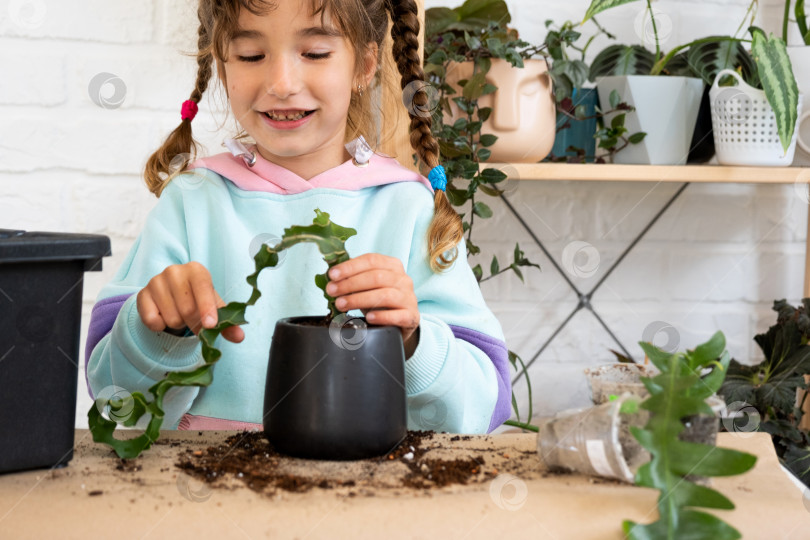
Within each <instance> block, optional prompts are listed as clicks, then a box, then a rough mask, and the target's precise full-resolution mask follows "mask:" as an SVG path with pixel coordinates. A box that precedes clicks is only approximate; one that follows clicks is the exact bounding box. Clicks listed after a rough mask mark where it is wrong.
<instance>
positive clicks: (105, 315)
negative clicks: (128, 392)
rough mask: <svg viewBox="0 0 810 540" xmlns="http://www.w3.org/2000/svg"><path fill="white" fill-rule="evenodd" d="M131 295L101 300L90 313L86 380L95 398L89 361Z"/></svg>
mask: <svg viewBox="0 0 810 540" xmlns="http://www.w3.org/2000/svg"><path fill="white" fill-rule="evenodd" d="M130 296H132V294H122V295H119V296H111V297H110V298H105V299H104V300H99V301H98V302H96V305H95V306H93V311H92V312H91V313H90V328H89V329H88V331H87V344H86V345H85V348H84V380H85V382H86V383H87V392H88V393H89V394H90V397H91V398H93V399H95V397H94V396H93V391H92V390H91V389H90V380H89V377H88V375H87V363H88V362H89V361H90V355H91V354H93V349H95V348H96V345H98V343H99V341H101V340H102V339H103V338H104V336H106V335H107V334H109V333H110V330H112V327H113V324H114V323H115V319H116V317H118V312H119V311H121V306H123V305H124V302H126V301H127V299H128V298H129V297H130Z"/></svg>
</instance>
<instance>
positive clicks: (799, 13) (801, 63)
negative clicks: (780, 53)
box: [782, 0, 810, 167]
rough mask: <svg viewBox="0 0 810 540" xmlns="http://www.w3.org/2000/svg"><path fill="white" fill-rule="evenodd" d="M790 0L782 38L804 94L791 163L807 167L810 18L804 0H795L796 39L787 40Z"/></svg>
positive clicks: (809, 146)
mask: <svg viewBox="0 0 810 540" xmlns="http://www.w3.org/2000/svg"><path fill="white" fill-rule="evenodd" d="M790 8H791V2H790V0H786V1H785V11H784V15H783V18H782V39H783V40H785V42H786V43H788V48H787V52H788V56H789V57H790V63H791V65H792V66H793V74H794V75H795V76H796V83H797V84H798V86H799V92H800V93H801V94H802V95H803V96H804V99H803V101H802V110H803V111H804V114H803V115H802V120H800V121H799V127H798V131H799V133H798V136H797V137H796V140H797V142H798V145H799V148H797V149H796V153H795V154H794V156H793V165H794V166H796V165H800V166H803V167H807V166H808V165H810V126H808V125H807V124H806V119H807V115H808V112H810V22H809V21H810V19H808V16H807V12H806V10H805V4H804V0H795V3H794V4H793V16H794V18H795V19H796V26H795V27H794V28H795V29H796V30H798V39H797V40H796V41H795V42H793V41H789V40H788V27H789V22H790Z"/></svg>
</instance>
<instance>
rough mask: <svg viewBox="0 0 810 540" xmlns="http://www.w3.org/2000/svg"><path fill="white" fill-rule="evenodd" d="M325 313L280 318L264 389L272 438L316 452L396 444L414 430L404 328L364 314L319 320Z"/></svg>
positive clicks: (290, 449) (284, 448) (338, 453)
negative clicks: (369, 320) (372, 322)
mask: <svg viewBox="0 0 810 540" xmlns="http://www.w3.org/2000/svg"><path fill="white" fill-rule="evenodd" d="M319 320H322V317H292V318H287V319H281V320H279V321H278V322H277V323H276V327H275V332H274V334H273V342H272V344H271V346H270V360H269V365H268V368H267V383H266V385H265V393H264V431H265V434H266V435H267V438H268V439H269V440H270V442H271V444H272V445H273V446H274V447H275V448H276V449H277V450H278V451H279V452H281V453H284V454H287V455H291V456H296V457H303V458H311V459H329V460H348V459H363V458H368V457H373V456H380V455H383V454H385V453H387V452H389V451H391V450H392V449H393V448H394V447H396V445H397V444H398V443H399V442H401V441H402V439H403V438H404V437H405V435H406V433H407V417H406V401H405V353H404V350H403V345H402V335H401V333H400V330H399V328H397V327H394V326H367V325H366V322H365V319H361V318H354V319H351V318H350V319H344V320H342V321H341V320H340V319H339V318H336V319H335V320H334V321H333V324H332V325H331V326H330V327H326V326H318V325H315V324H313V323H316V322H317V321H319ZM340 323H343V324H340Z"/></svg>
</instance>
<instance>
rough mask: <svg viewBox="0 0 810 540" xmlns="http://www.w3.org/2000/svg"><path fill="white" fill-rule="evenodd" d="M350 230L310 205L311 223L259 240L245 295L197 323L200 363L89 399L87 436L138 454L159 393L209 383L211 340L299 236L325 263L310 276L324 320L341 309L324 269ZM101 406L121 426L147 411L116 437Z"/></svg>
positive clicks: (147, 440)
mask: <svg viewBox="0 0 810 540" xmlns="http://www.w3.org/2000/svg"><path fill="white" fill-rule="evenodd" d="M355 234H357V231H356V230H355V229H351V228H348V227H341V226H340V225H338V224H336V223H333V222H332V221H331V220H330V218H329V214H327V213H326V212H321V211H320V210H319V209H315V219H314V220H313V222H312V225H307V226H294V227H290V228H288V229H285V230H284V234H283V236H282V237H281V241H280V242H279V243H278V244H276V245H275V246H270V245H269V244H264V245H262V247H261V249H259V251H258V253H257V254H256V255H255V257H254V262H255V271H254V272H253V273H252V274H251V275H249V276H248V277H247V282H248V284H249V285H250V286H251V288H252V289H253V292H252V293H251V295H250V298H249V299H248V300H247V301H246V302H230V303H229V304H228V305H226V306H224V307H221V308H219V309H218V310H217V315H218V321H217V325H216V326H215V327H213V328H206V329H203V330H201V331H200V332H199V334H198V338H199V340H200V342H201V343H202V358H203V360H204V363H203V365H201V366H200V367H198V368H196V369H194V370H193V371H185V372H179V371H173V372H169V373H167V374H166V376H165V378H163V379H162V380H160V381H158V382H157V383H155V384H154V385H152V386H151V387H150V388H149V391H148V393H149V396H148V397H147V396H145V395H144V394H143V393H141V392H133V393H132V394H127V395H126V396H125V397H123V398H122V397H113V398H112V399H109V398H103V397H98V398H96V400H95V403H93V405H92V406H91V407H90V410H89V411H88V413H87V419H88V424H89V427H90V432H91V433H92V434H93V440H94V441H95V442H98V443H104V444H107V445H109V446H110V447H112V449H113V450H115V453H116V454H118V456H119V457H120V458H123V459H132V458H135V457H138V456H139V455H140V453H141V452H143V451H144V450H147V449H149V448H150V447H151V446H152V443H154V442H155V441H156V440H157V439H158V437H159V436H160V427H161V425H162V424H163V417H164V415H165V411H164V410H163V398H164V397H165V395H166V392H168V391H169V389H170V388H173V387H175V386H201V387H205V386H209V385H210V384H211V382H212V381H213V377H214V375H213V369H212V368H213V367H214V365H215V364H216V363H217V361H218V360H219V359H220V357H221V356H222V353H221V352H220V351H219V349H217V348H216V347H215V346H214V342H215V341H216V339H217V338H218V337H219V335H220V334H221V333H222V332H223V331H224V330H225V329H226V328H230V327H231V326H238V325H243V324H247V320H246V319H245V310H246V309H247V308H248V306H252V305H254V304H255V303H256V301H257V300H258V299H259V298H260V297H261V292H260V291H259V288H258V285H257V282H258V279H259V273H260V272H261V271H262V270H264V269H265V268H270V267H273V266H276V265H277V264H278V255H279V253H281V252H282V251H284V250H285V249H288V248H291V247H292V246H294V245H296V244H300V243H303V242H312V243H314V244H316V245H317V246H318V250H319V251H320V252H321V254H322V255H323V259H324V261H325V262H326V264H327V265H328V268H327V269H326V271H325V272H324V273H323V274H317V275H316V276H315V285H317V287H318V288H319V289H321V290H322V291H323V295H324V298H325V299H326V301H327V305H328V308H329V314H328V315H327V316H326V322H327V323H328V322H329V321H331V320H332V319H333V318H334V317H336V316H338V315H339V314H340V313H342V312H341V311H340V310H339V309H338V308H337V306H336V305H335V298H334V297H332V296H330V295H329V294H328V293H327V292H326V285H327V284H328V283H329V277H328V272H329V270H330V269H331V268H332V267H333V266H335V265H337V264H340V263H342V262H344V261H348V260H349V254H348V253H347V252H346V246H345V243H346V240H348V239H349V238H351V237H352V236H354V235H355ZM102 412H106V413H107V415H108V416H109V417H111V418H115V419H117V420H119V422H120V423H121V424H123V425H124V426H126V427H134V426H135V425H136V423H137V422H138V420H140V419H141V417H143V416H144V415H147V414H148V415H149V423H148V424H147V426H146V429H145V431H144V432H143V433H142V434H141V435H140V436H138V437H134V438H129V439H117V438H115V437H114V435H113V434H114V432H115V428H116V427H117V426H118V423H119V422H116V421H114V420H111V419H108V418H105V417H104V416H103V414H102Z"/></svg>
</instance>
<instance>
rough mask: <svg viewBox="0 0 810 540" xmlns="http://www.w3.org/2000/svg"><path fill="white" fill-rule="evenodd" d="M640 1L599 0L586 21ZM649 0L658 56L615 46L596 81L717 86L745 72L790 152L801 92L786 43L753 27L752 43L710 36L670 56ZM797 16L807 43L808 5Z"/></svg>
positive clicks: (596, 70)
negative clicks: (655, 78)
mask: <svg viewBox="0 0 810 540" xmlns="http://www.w3.org/2000/svg"><path fill="white" fill-rule="evenodd" d="M636 1H638V0H593V1H592V2H591V5H590V6H589V7H588V9H587V11H586V12H585V17H584V19H583V21H582V22H583V23H584V22H586V21H587V20H589V19H590V18H591V17H593V16H595V15H597V14H599V13H602V12H603V11H605V10H608V9H610V8H613V7H616V6H620V5H623V4H629V3H630V2H636ZM645 1H646V3H647V9H648V10H649V12H650V17H651V19H652V27H653V33H654V35H655V53H652V52H650V51H648V50H647V49H646V48H644V47H642V46H639V45H612V46H610V47H608V48H607V49H605V50H604V51H602V52H601V53H600V54H599V55H597V57H596V58H595V59H594V61H593V63H592V64H591V70H590V73H589V78H590V79H591V80H592V81H593V80H595V79H596V77H603V76H607V75H687V76H697V77H702V78H703V79H704V80H705V81H706V82H707V83H709V84H711V82H713V80H714V76H716V74H717V73H718V72H720V71H721V70H723V69H727V68H730V69H736V70H739V71H741V72H742V74H743V76H744V78H745V79H746V82H748V84H751V85H752V86H755V87H761V88H762V90H764V92H765V97H766V98H767V100H768V103H769V104H770V105H771V107H772V108H773V110H774V113H775V115H776V125H777V130H778V132H779V140H780V141H781V143H782V148H783V149H784V150H785V151H787V149H788V147H789V146H790V142H791V140H792V139H793V133H794V131H795V128H796V121H797V120H798V105H799V87H798V85H797V83H796V78H795V77H794V75H793V67H792V65H791V63H790V58H789V57H788V54H787V46H786V43H785V40H784V39H783V38H780V37H777V36H774V35H773V34H771V35H770V36H768V35H766V33H765V32H764V31H763V30H762V29H760V28H758V27H756V26H751V27H750V28H749V32H750V33H751V36H752V39H751V40H750V41H749V40H743V39H740V38H736V37H732V36H709V37H706V38H702V39H696V40H694V41H691V42H689V43H686V44H684V45H680V46H678V47H675V48H674V49H672V50H671V51H669V52H668V53H667V54H664V53H663V52H662V51H661V48H660V41H659V39H658V27H657V26H656V22H655V15H654V13H653V10H652V6H651V0H645ZM756 1H757V0H752V1H751V4H750V5H749V7H748V10H747V12H746V14H747V13H749V12H752V10H753V8H754V6H755V4H756ZM789 8H790V1H787V2H786V9H785V20H784V24H783V35H786V34H787V20H788V15H789ZM794 14H795V15H796V19H797V23H798V24H799V30H800V31H801V32H802V36H803V39H804V40H805V43H807V41H808V40H810V33H809V32H808V31H807V18H806V16H805V10H804V0H797V1H796V4H795V6H794ZM742 43H751V55H752V57H753V65H754V66H755V67H756V70H755V73H754V70H752V69H751V65H750V62H748V60H747V59H746V56H747V51H745V49H744V47H743V46H742V45H741V44H742ZM684 60H686V62H684ZM746 73H747V74H748V76H747V77H746Z"/></svg>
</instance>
